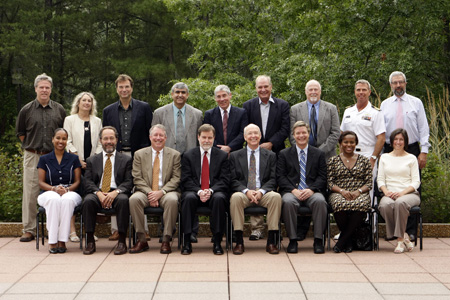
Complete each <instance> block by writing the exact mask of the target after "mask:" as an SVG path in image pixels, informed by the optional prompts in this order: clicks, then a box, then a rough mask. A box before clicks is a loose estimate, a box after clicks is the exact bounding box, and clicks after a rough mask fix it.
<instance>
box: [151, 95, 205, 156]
mask: <svg viewBox="0 0 450 300" xmlns="http://www.w3.org/2000/svg"><path fill="white" fill-rule="evenodd" d="M185 105H186V113H185V120H184V122H185V123H184V125H185V128H186V151H187V150H189V149H192V148H194V147H196V146H197V130H198V128H199V127H200V126H201V125H202V117H203V113H202V111H201V110H199V109H196V108H194V107H192V106H191V105H189V104H185ZM155 124H162V125H164V126H165V127H166V131H167V132H166V133H167V140H166V146H167V147H170V148H173V149H175V148H176V145H175V144H176V141H177V139H176V137H177V129H176V128H175V121H174V117H173V104H172V103H170V104H167V105H164V106H163V107H160V108H158V109H157V110H155V113H154V114H153V121H152V125H155Z"/></svg>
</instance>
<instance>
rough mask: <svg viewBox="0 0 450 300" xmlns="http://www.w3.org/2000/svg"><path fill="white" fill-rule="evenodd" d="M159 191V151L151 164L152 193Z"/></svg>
mask: <svg viewBox="0 0 450 300" xmlns="http://www.w3.org/2000/svg"><path fill="white" fill-rule="evenodd" d="M157 190H159V151H157V152H156V157H155V161H154V162H153V172H152V191H157Z"/></svg>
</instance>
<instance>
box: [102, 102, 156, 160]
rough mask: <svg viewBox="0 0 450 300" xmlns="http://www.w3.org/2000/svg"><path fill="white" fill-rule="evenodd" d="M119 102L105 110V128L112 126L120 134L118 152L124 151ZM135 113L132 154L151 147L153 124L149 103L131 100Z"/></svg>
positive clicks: (132, 116) (132, 126)
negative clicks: (151, 128)
mask: <svg viewBox="0 0 450 300" xmlns="http://www.w3.org/2000/svg"><path fill="white" fill-rule="evenodd" d="M119 102H120V101H117V102H115V103H112V104H110V105H108V106H107V107H105V109H103V127H105V126H112V127H114V128H116V129H117V131H118V132H119V141H118V142H117V151H122V132H121V130H120V118H119ZM131 102H132V104H131V105H132V106H133V113H132V115H131V122H132V125H131V137H130V141H131V154H132V155H134V152H136V151H137V150H139V149H141V148H144V147H148V146H150V138H149V136H150V134H149V131H150V127H151V124H152V118H153V114H152V108H151V107H150V105H148V103H147V102H143V101H140V100H136V99H131Z"/></svg>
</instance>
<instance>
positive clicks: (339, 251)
mask: <svg viewBox="0 0 450 300" xmlns="http://www.w3.org/2000/svg"><path fill="white" fill-rule="evenodd" d="M333 251H334V253H341V252H344V251H343V250H342V249H341V248H339V247H338V246H337V245H336V246H334V247H333Z"/></svg>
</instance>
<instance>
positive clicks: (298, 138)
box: [293, 126, 309, 149]
mask: <svg viewBox="0 0 450 300" xmlns="http://www.w3.org/2000/svg"><path fill="white" fill-rule="evenodd" d="M293 135H294V139H295V143H296V144H297V146H298V147H299V148H301V149H305V148H306V146H307V145H308V141H309V133H308V128H306V127H305V126H299V127H297V128H295V130H294V134H293Z"/></svg>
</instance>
